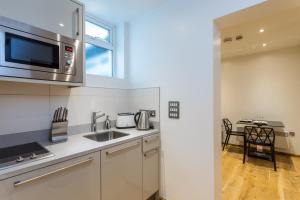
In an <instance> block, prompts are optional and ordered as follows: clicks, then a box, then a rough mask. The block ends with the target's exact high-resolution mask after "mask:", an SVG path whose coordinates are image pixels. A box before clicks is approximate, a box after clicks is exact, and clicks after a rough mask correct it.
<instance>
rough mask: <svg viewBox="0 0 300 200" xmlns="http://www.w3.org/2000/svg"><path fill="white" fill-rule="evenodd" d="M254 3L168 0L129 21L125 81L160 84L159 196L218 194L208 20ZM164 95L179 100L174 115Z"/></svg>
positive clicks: (192, 199)
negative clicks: (178, 111) (161, 179)
mask: <svg viewBox="0 0 300 200" xmlns="http://www.w3.org/2000/svg"><path fill="white" fill-rule="evenodd" d="M259 2H262V1H261V0H246V1H240V0H228V1H222V0H203V1H199V0H186V1H182V0H171V1H168V2H167V3H166V4H164V5H163V6H162V7H160V8H159V9H157V10H155V11H153V12H152V13H150V14H147V15H145V16H143V17H140V18H139V19H137V20H135V21H133V22H131V23H130V39H129V57H130V59H129V80H130V86H131V87H153V86H159V87H160V88H161V90H160V97H161V101H160V104H161V115H160V120H161V133H162V157H163V162H162V163H163V166H162V167H163V168H164V172H165V173H164V174H163V176H164V177H165V182H162V191H163V194H162V195H163V196H164V197H166V198H167V199H170V200H182V199H189V200H199V199H205V200H212V199H220V194H221V192H220V191H221V190H220V181H221V180H220V179H221V178H220V176H219V175H220V167H221V163H220V147H219V145H214V130H215V127H218V126H219V125H220V123H219V119H215V121H214V117H215V115H214V112H218V110H214V102H216V103H217V102H218V101H214V78H215V77H214V66H213V47H214V32H213V31H214V24H213V20H214V19H215V18H217V17H220V16H223V15H225V14H227V13H230V12H232V11H236V10H239V9H241V8H245V7H247V6H250V5H253V4H255V3H259ZM215 45H218V41H216V42H215ZM216 49H218V48H216ZM215 64H216V65H217V62H216V63H215ZM217 71H218V69H216V73H217ZM215 83H216V84H217V81H216V82H215ZM216 87H218V85H216ZM216 95H217V94H216ZM215 97H216V98H218V97H217V96H215ZM170 100H179V101H180V102H181V118H180V120H171V119H169V118H168V114H167V106H168V101H170ZM217 107H218V106H216V108H217ZM215 134H220V133H217V131H216V133H215ZM216 142H217V143H219V144H220V141H218V138H216ZM215 166H216V168H214V167H215ZM214 169H215V170H214ZM215 176H216V177H215ZM215 180H216V181H215Z"/></svg>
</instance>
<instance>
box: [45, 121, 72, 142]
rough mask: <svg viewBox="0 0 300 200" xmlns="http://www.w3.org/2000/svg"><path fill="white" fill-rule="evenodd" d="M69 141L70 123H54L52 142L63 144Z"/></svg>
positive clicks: (51, 133)
mask: <svg viewBox="0 0 300 200" xmlns="http://www.w3.org/2000/svg"><path fill="white" fill-rule="evenodd" d="M67 139H68V121H64V122H52V126H51V132H50V138H49V140H50V141H51V142H54V143H56V142H63V141H66V140H67Z"/></svg>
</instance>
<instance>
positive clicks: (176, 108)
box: [169, 101, 180, 119]
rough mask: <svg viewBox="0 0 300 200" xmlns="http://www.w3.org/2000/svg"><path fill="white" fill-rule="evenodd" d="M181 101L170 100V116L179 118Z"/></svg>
mask: <svg viewBox="0 0 300 200" xmlns="http://www.w3.org/2000/svg"><path fill="white" fill-rule="evenodd" d="M179 114H180V103H179V101H169V118H171V119H179Z"/></svg>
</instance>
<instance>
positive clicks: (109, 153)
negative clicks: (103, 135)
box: [105, 142, 140, 156]
mask: <svg viewBox="0 0 300 200" xmlns="http://www.w3.org/2000/svg"><path fill="white" fill-rule="evenodd" d="M139 145H140V142H137V143H136V144H133V145H130V146H126V147H124V148H121V149H117V150H113V151H106V153H105V154H106V155H107V156H109V155H112V154H115V153H118V152H121V151H125V150H127V149H131V148H133V147H136V146H139Z"/></svg>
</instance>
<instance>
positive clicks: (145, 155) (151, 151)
mask: <svg viewBox="0 0 300 200" xmlns="http://www.w3.org/2000/svg"><path fill="white" fill-rule="evenodd" d="M157 152H158V148H155V149H150V150H149V151H147V152H145V153H144V157H147V156H148V155H149V154H154V153H157Z"/></svg>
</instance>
